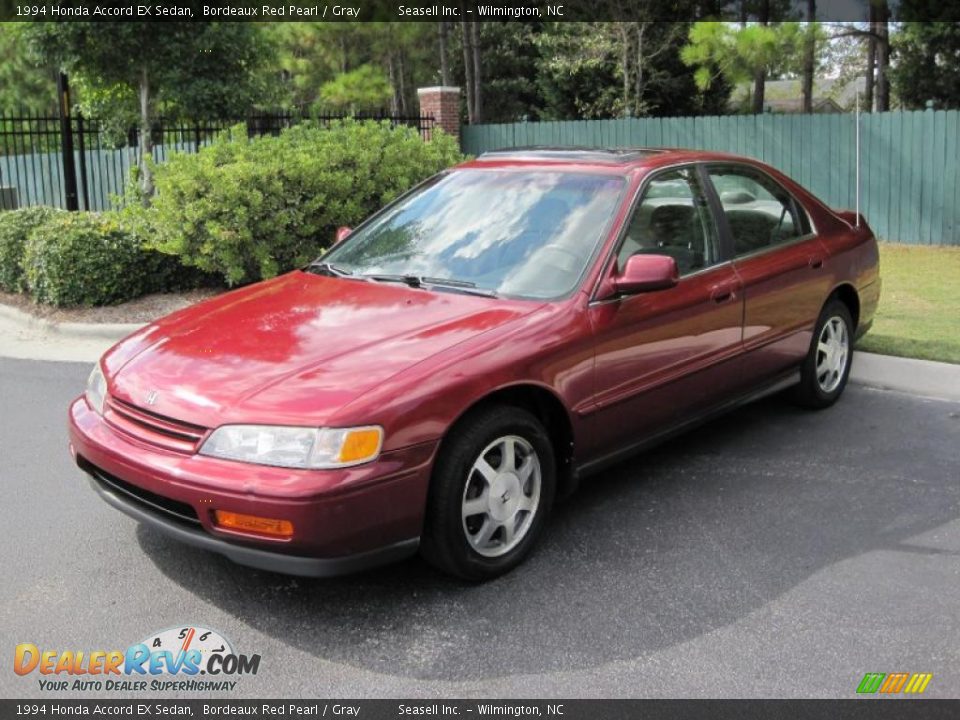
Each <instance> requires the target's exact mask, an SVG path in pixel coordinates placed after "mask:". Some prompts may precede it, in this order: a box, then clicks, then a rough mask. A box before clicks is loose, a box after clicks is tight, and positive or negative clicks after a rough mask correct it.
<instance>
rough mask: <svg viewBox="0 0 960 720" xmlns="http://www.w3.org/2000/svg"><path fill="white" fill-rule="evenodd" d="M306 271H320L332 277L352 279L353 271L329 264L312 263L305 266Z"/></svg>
mask: <svg viewBox="0 0 960 720" xmlns="http://www.w3.org/2000/svg"><path fill="white" fill-rule="evenodd" d="M307 270H308V271H311V270H321V271H324V272H326V273H327V274H328V275H333V276H334V277H353V271H351V270H347V269H346V268H342V267H338V266H336V265H334V264H333V263H329V262H312V263H310V264H309V265H307Z"/></svg>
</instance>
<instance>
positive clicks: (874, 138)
mask: <svg viewBox="0 0 960 720" xmlns="http://www.w3.org/2000/svg"><path fill="white" fill-rule="evenodd" d="M855 137H856V119H855V116H854V115H851V114H843V115H840V114H834V115H732V116H726V117H691V118H627V119H622V120H572V121H564V122H539V123H513V124H509V125H472V126H467V127H465V128H464V129H463V146H464V151H465V152H467V153H470V154H473V155H478V154H480V153H482V152H486V151H488V150H496V149H498V148H508V147H523V146H530V145H552V146H577V145H579V146H587V147H624V146H644V147H682V148H697V149H704V150H720V151H724V152H732V153H737V154H740V155H748V156H750V157H754V158H757V159H759V160H763V161H764V162H766V163H768V164H770V165H772V166H773V167H775V168H777V169H779V170H781V171H782V172H784V173H786V174H787V175H789V176H790V177H792V178H793V179H794V180H796V181H798V182H799V183H800V184H801V185H803V186H804V187H806V188H808V189H809V190H810V191H811V192H813V193H814V194H815V195H817V196H818V197H819V198H820V199H822V200H823V201H824V202H826V203H827V204H828V205H830V206H831V207H835V208H851V209H852V208H853V207H854V205H855V202H856V194H855V193H856V142H855ZM860 153H861V157H860V189H861V195H860V210H861V212H863V213H864V215H865V216H866V218H867V220H868V221H869V222H870V225H871V227H873V229H874V231H875V232H876V233H877V235H878V236H879V237H880V238H882V239H884V240H889V241H891V242H902V243H911V244H923V245H960V111H956V110H950V111H936V112H935V111H932V110H926V111H919V112H889V113H873V114H864V115H861V117H860Z"/></svg>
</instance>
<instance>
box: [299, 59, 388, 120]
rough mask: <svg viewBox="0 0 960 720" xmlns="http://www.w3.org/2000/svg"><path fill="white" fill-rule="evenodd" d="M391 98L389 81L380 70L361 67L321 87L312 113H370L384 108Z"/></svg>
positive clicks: (341, 74)
mask: <svg viewBox="0 0 960 720" xmlns="http://www.w3.org/2000/svg"><path fill="white" fill-rule="evenodd" d="M392 95H393V90H392V88H391V87H390V81H389V80H388V79H387V76H386V75H384V74H383V71H382V70H381V69H380V68H378V67H374V66H373V65H361V66H360V67H358V68H356V69H354V70H350V71H348V72H345V73H340V74H339V75H337V76H336V77H335V78H334V79H333V80H330V81H329V82H327V83H324V85H323V87H321V88H320V100H319V101H318V102H317V104H316V109H318V110H320V109H328V108H332V109H335V110H346V111H349V112H374V111H377V110H380V109H382V108H384V107H386V105H387V103H389V102H390V99H391V97H392Z"/></svg>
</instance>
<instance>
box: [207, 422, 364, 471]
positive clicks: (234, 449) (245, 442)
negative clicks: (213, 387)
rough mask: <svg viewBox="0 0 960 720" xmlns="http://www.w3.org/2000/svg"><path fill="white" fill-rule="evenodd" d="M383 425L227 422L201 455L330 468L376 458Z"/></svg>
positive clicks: (261, 463)
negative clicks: (324, 425)
mask: <svg viewBox="0 0 960 720" xmlns="http://www.w3.org/2000/svg"><path fill="white" fill-rule="evenodd" d="M382 445H383V428H381V427H379V426H376V425H367V426H364V427H354V428H305V427H285V426H281V425H224V426H222V427H219V428H217V429H216V430H214V431H213V434H212V435H210V437H209V438H207V441H206V442H205V443H203V447H201V448H200V454H201V455H209V456H211V457H218V458H224V459H227V460H239V461H240V462H248V463H257V464H258V465H278V466H280V467H291V468H314V469H324V468H326V469H329V468H342V467H350V466H351V465H360V464H361V463H366V462H371V461H373V460H376V459H377V457H378V456H379V455H380V448H381V446H382Z"/></svg>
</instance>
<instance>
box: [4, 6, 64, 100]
mask: <svg viewBox="0 0 960 720" xmlns="http://www.w3.org/2000/svg"><path fill="white" fill-rule="evenodd" d="M25 27H27V26H26V25H25V24H21V23H0V110H4V111H20V110H27V111H30V112H49V111H50V110H51V109H52V108H56V107H57V87H56V83H55V81H54V77H55V75H56V69H57V68H56V65H52V64H50V63H46V64H43V65H39V66H38V65H36V64H35V63H33V62H31V58H30V57H29V55H28V53H27V52H26V47H25V46H26V41H25V38H24V37H23V32H22V30H23V28H25Z"/></svg>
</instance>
